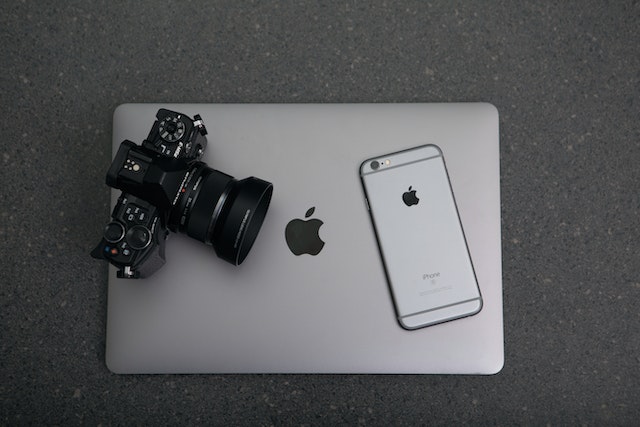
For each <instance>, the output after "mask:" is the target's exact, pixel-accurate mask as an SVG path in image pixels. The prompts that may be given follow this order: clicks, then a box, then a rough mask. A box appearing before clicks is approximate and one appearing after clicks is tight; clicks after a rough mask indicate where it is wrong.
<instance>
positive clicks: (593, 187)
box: [0, 0, 640, 425]
mask: <svg viewBox="0 0 640 427" xmlns="http://www.w3.org/2000/svg"><path fill="white" fill-rule="evenodd" d="M555 3H558V4H555ZM0 10H1V11H2V13H0V28H1V31H0V61H1V64H2V73H0V95H1V100H2V101H1V103H0V115H1V116H2V121H1V125H0V126H1V133H0V134H1V135H2V138H1V140H0V141H1V142H0V144H2V158H1V159H0V162H1V164H2V167H1V168H0V182H1V183H2V184H1V185H2V187H1V188H2V191H1V193H0V194H1V195H2V200H1V201H2V203H1V204H0V219H1V221H0V241H2V245H1V249H0V250H1V255H2V256H1V257H0V259H1V260H2V261H0V266H1V268H0V282H1V286H0V304H1V306H0V334H1V335H0V349H1V350H0V351H1V353H0V397H1V403H0V424H2V425H22V424H38V425H41V424H60V425H74V424H89V425H117V424H154V425H157V424H215V425H229V424H248V425H290V424H294V425H295V424H306V425H335V424H344V425H355V424H373V425H420V424H447V425H450V424H461V423H469V424H483V425H484V424H502V425H511V424H551V425H555V424H568V425H576V424H585V425H604V424H607V425H628V424H635V423H637V422H638V421H637V420H638V419H640V397H639V396H640V351H639V350H640V332H639V326H640V318H639V316H640V311H639V306H640V304H639V301H640V299H639V297H640V258H639V255H638V254H639V253H640V245H639V243H638V242H639V241H640V213H639V212H640V190H639V184H640V167H639V165H640V126H639V119H640V36H639V31H638V29H639V28H640V4H639V3H638V2H634V1H617V2H607V3H604V2H603V3H600V2H597V1H575V2H531V1H525V2H507V1H504V2H501V1H493V2H451V1H431V2H422V1H409V2H405V1H402V2H392V1H388V2H380V1H375V2H364V1H352V0H344V1H341V2H335V1H332V2H328V1H327V2H324V1H323V2H311V1H310V2H304V1H283V2H272V1H265V2H258V1H253V2H248V1H191V2H168V1H153V2H152V1H140V2H112V1H94V2H82V1H69V2H54V1H38V2H26V1H20V2H19V1H15V2H9V1H5V2H3V4H2V7H1V9H0ZM440 101H487V102H491V103H493V104H494V105H496V106H497V107H498V109H499V110H500V114H501V118H500V126H501V143H502V148H501V165H502V171H501V177H502V213H503V229H502V231H503V250H504V306H505V344H506V362H505V367H504V369H503V370H502V372H501V373H499V374H497V375H495V376H491V377H475V376H468V377H460V376H369V375H358V376H351V375H324V376H309V375H300V376H297V375H228V376H226V375H213V376H116V375H113V374H111V373H109V371H108V370H107V369H106V367H105V364H104V332H105V310H106V270H107V268H106V265H105V264H103V263H100V262H98V261H95V260H93V259H91V258H90V257H89V256H88V252H89V251H90V250H91V249H92V247H93V245H94V244H95V243H96V241H97V238H98V236H99V233H100V230H101V228H102V226H103V225H104V223H105V221H106V219H107V218H108V214H109V209H108V206H107V201H108V189H107V187H106V186H105V185H104V175H105V172H106V169H107V167H108V165H109V163H110V146H111V144H110V138H111V115H112V112H113V109H114V108H115V107H116V106H117V105H118V104H121V103H124V102H211V103H214V102H215V103H223V102H440ZM247 125H248V126H250V124H247Z"/></svg>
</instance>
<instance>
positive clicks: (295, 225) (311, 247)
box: [284, 206, 324, 255]
mask: <svg viewBox="0 0 640 427" xmlns="http://www.w3.org/2000/svg"><path fill="white" fill-rule="evenodd" d="M315 210H316V208H315V206H314V207H312V208H310V209H309V210H308V211H307V213H306V214H305V216H304V217H305V218H309V217H310V216H311V215H313V212H314V211H315ZM322 224H324V222H322V221H321V220H319V219H315V218H314V219H309V220H306V221H305V220H303V219H300V218H295V219H292V220H291V221H289V223H288V224H287V227H286V228H285V230H284V237H285V240H286V241H287V246H289V249H290V250H291V252H293V254H294V255H302V254H309V255H318V254H319V253H320V251H321V250H322V248H323V247H324V242H323V241H322V239H321V238H320V235H319V232H320V227H322Z"/></svg>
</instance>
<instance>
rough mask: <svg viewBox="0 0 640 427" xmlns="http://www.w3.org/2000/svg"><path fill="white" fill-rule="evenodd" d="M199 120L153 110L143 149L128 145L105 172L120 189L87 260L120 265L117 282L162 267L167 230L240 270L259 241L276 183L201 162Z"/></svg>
mask: <svg viewBox="0 0 640 427" xmlns="http://www.w3.org/2000/svg"><path fill="white" fill-rule="evenodd" d="M206 135H207V130H206V128H205V126H204V123H203V121H202V118H201V117H200V116H199V115H195V116H194V119H193V120H192V119H191V118H189V117H187V116H186V115H184V114H181V113H177V112H174V111H169V110H165V109H160V110H158V113H157V114H156V121H155V123H154V124H153V127H152V128H151V132H150V133H149V136H148V137H147V139H146V140H144V141H143V143H142V145H141V146H140V145H136V144H134V143H133V142H131V141H128V140H125V141H123V142H122V144H120V148H119V149H118V152H117V153H116V155H115V158H114V160H113V162H112V163H111V167H110V168H109V171H108V172H107V185H109V186H110V187H113V188H117V189H119V190H122V194H121V195H120V197H119V198H118V202H117V203H116V206H115V207H114V209H113V212H112V214H111V221H110V222H109V223H108V224H107V225H106V227H105V229H104V232H103V237H102V240H101V241H100V243H99V244H98V246H96V248H95V249H94V250H93V251H92V252H91V256H93V257H94V258H98V259H106V260H108V261H109V262H110V263H111V264H113V265H114V266H116V267H118V277H121V278H144V277H148V276H150V275H151V274H153V273H154V272H155V271H156V270H158V269H159V268H160V267H162V265H163V264H164V262H165V250H164V249H165V240H166V238H167V236H168V234H169V230H171V231H173V232H180V233H186V234H187V235H188V236H190V237H193V238H195V239H197V240H200V241H201V242H204V243H206V244H209V245H211V246H213V248H214V249H215V251H216V254H217V255H218V257H220V258H222V259H224V260H226V261H228V262H230V263H232V264H235V265H239V264H241V263H242V261H244V259H245V258H246V256H247V254H248V253H249V250H250V249H251V247H252V246H253V243H254V241H255V239H256V237H257V236H258V232H259V231H260V227H261V226H262V223H263V221H264V218H265V215H266V213H267V210H268V208H269V203H270V201H271V195H272V193H273V185H272V184H271V183H269V182H267V181H263V180H261V179H258V178H255V177H249V178H246V179H243V180H236V179H234V178H233V177H232V176H229V175H227V174H225V173H222V172H220V171H218V170H215V169H212V168H210V167H208V166H207V165H206V164H205V163H204V162H201V161H199V160H200V158H201V157H202V154H203V153H204V150H205V148H206V146H207V138H206Z"/></svg>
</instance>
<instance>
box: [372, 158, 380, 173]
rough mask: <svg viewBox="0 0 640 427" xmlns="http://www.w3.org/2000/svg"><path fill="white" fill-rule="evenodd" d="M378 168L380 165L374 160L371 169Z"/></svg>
mask: <svg viewBox="0 0 640 427" xmlns="http://www.w3.org/2000/svg"><path fill="white" fill-rule="evenodd" d="M379 167H380V163H379V162H377V161H376V160H374V161H373V162H371V169H373V170H374V171H375V170H378V168H379Z"/></svg>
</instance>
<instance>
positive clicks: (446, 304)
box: [360, 145, 482, 329]
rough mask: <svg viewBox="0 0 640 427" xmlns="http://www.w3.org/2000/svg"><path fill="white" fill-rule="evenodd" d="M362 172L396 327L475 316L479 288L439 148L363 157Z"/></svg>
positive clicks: (480, 304)
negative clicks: (369, 157)
mask: <svg viewBox="0 0 640 427" xmlns="http://www.w3.org/2000/svg"><path fill="white" fill-rule="evenodd" d="M360 177H361V179H362V185H363V187H364V192H365V197H366V202H367V206H368V209H369V213H370V216H371V220H372V222H373V228H374V230H375V234H376V239H377V241H378V247H379V249H380V255H381V258H382V262H383V264H384V269H385V273H386V276H387V282H388V283H389V289H390V290H391V295H392V298H393V302H394V306H395V310H396V314H397V318H398V322H399V323H400V325H401V326H402V327H403V328H405V329H418V328H422V327H425V326H430V325H435V324H437V323H442V322H446V321H449V320H454V319H459V318H461V317H466V316H470V315H473V314H476V313H478V312H479V311H480V310H481V309H482V297H481V295H480V288H479V286H478V282H477V279H476V275H475V272H474V270H473V264H472V262H471V256H470V254H469V249H468V247H467V242H466V240H465V236H464V232H463V229H462V223H461V222H460V217H459V215H458V209H457V207H456V202H455V199H454V197H453V190H452V188H451V183H450V182H449V176H448V173H447V169H446V166H445V162H444V157H443V155H442V151H441V150H440V148H439V147H438V146H436V145H423V146H419V147H415V148H411V149H408V150H405V151H399V152H396V153H390V154H386V155H382V156H377V157H374V158H371V159H368V160H365V161H364V162H363V163H362V165H361V166H360Z"/></svg>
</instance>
